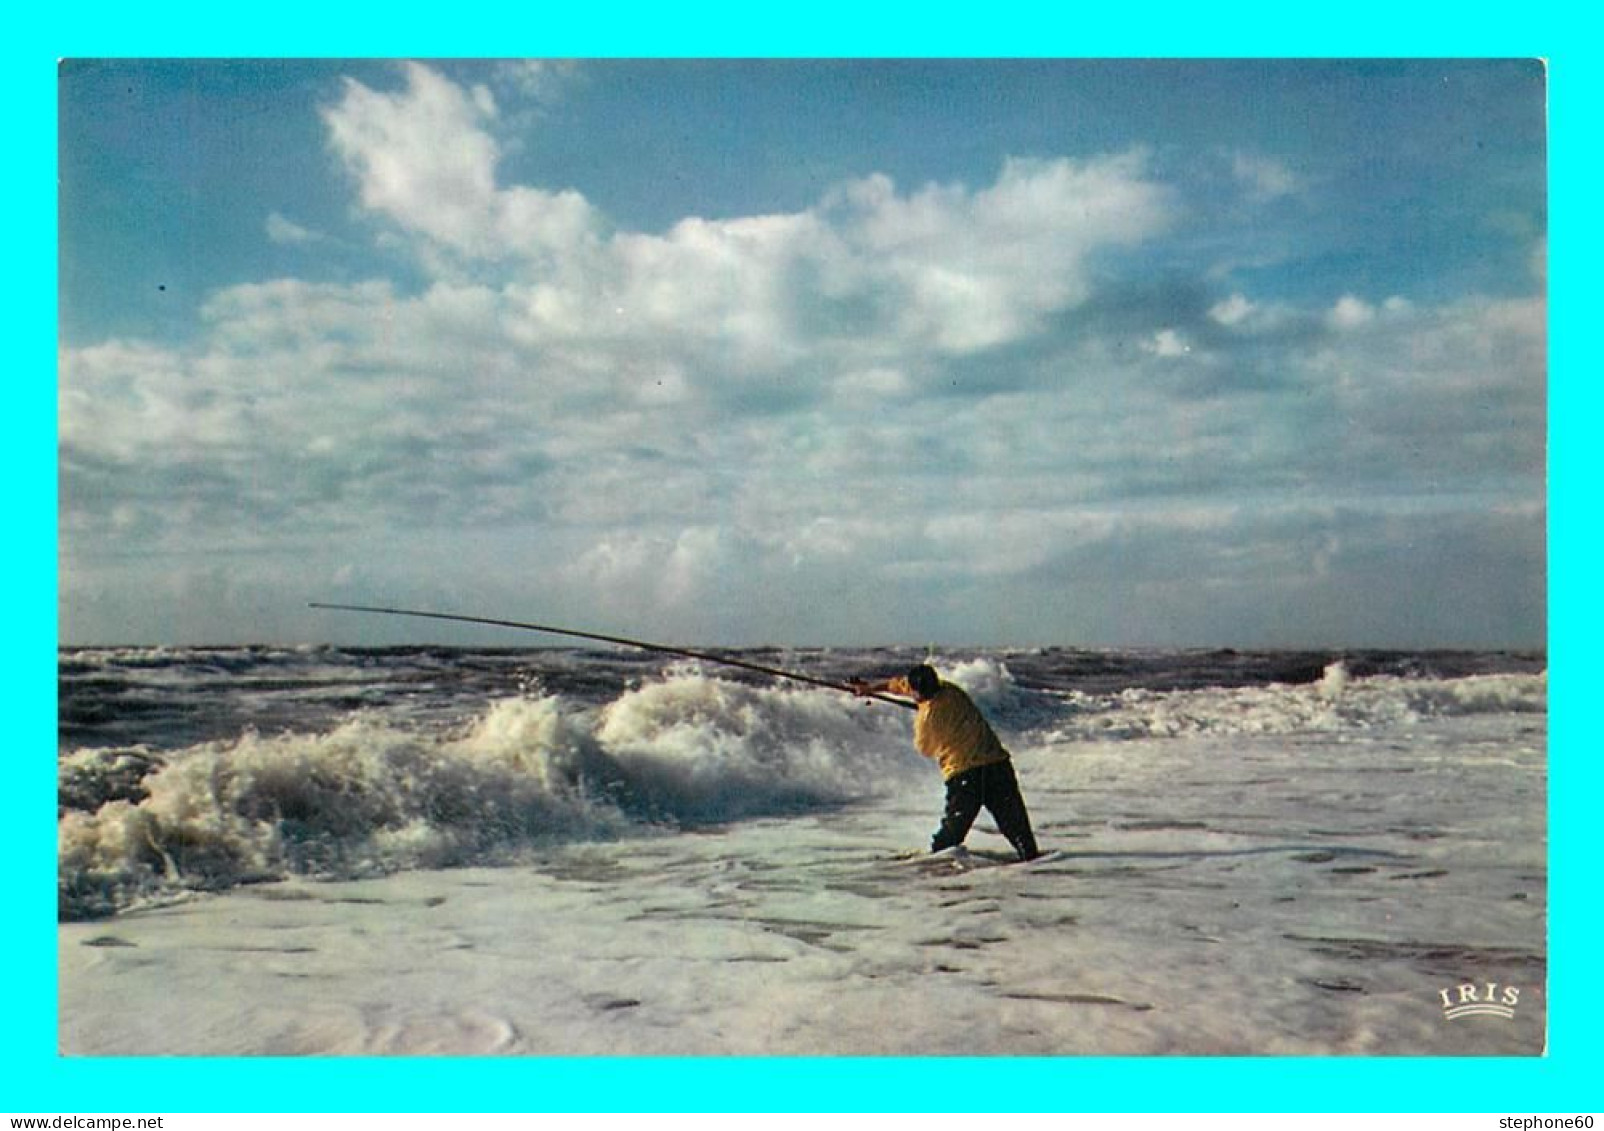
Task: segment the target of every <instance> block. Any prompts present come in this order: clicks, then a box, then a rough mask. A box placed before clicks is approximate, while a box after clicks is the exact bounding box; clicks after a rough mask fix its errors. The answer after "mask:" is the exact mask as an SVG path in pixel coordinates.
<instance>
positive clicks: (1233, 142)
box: [58, 60, 1548, 646]
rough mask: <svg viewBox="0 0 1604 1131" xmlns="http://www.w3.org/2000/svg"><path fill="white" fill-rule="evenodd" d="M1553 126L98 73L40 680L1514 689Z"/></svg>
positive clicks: (1363, 97) (1536, 418)
mask: <svg viewBox="0 0 1604 1131" xmlns="http://www.w3.org/2000/svg"><path fill="white" fill-rule="evenodd" d="M1544 88H1545V76H1544V73H1543V69H1542V67H1541V66H1540V65H1539V64H1537V63H1533V62H1529V61H1511V62H1499V61H1478V62H1464V63H1456V62H1445V61H1440V60H1435V61H1417V62H1410V63H1395V62H1380V61H1365V62H1342V61H1323V62H1249V61H1237V62H1173V63H1161V62H1138V61H1102V62H1087V61H1048V60H1030V61H994V62H969V61H940V62H937V61H914V60H904V61H837V62H799V61H785V62H780V61H767V62H766V61H747V62H709V61H603V60H579V61H572V62H562V63H545V62H514V61H492V62H480V63H467V62H443V61H425V62H419V63H403V62H399V61H376V60H365V61H356V62H341V61H297V62H283V63H249V64H246V63H232V64H219V63H210V64H205V63H193V62H167V63H146V62H137V61H118V62H93V61H76V62H69V63H67V64H65V65H64V66H63V67H62V69H61V72H60V94H61V100H60V127H61V181H62V192H61V198H60V212H61V249H60V288H61V290H60V299H61V307H60V314H61V319H60V325H61V350H60V397H59V410H58V412H59V431H60V477H61V478H60V483H61V488H60V491H61V501H60V527H61V533H60V546H61V575H60V624H61V633H62V638H63V640H64V641H67V642H110V641H119V642H120V641H141V642H200V641H208V642H230V641H254V640H270V641H299V640H323V639H340V640H348V641H356V642H362V641H389V640H396V639H403V638H411V637H416V636H418V635H419V633H420V631H423V630H420V629H419V628H418V627H417V626H416V625H412V624H407V625H398V624H389V623H383V624H375V623H365V622H358V621H354V620H352V619H350V618H337V617H334V616H332V615H329V614H322V613H317V612H314V611H311V610H308V609H306V608H305V605H306V603H307V602H308V601H313V600H332V601H342V600H349V601H360V602H367V603H373V602H380V603H396V604H410V605H414V606H422V607H429V608H436V609H446V610H455V611H462V612H468V613H476V614H479V615H492V616H502V617H512V618H519V619H531V620H539V621H543V622H546V623H570V624H573V625H574V626H576V627H581V628H589V629H592V630H597V631H613V632H622V633H628V634H631V635H638V636H644V637H647V638H652V639H675V640H681V641H695V642H703V643H727V644H739V643H755V642H779V643H793V644H819V643H842V644H850V643H872V642H912V643H937V642H939V643H954V644H961V643H975V644H1063V645H1093V646H1097V645H1220V646H1226V645H1230V646H1262V645H1284V646H1364V645H1374V646H1419V645H1468V646H1481V645H1517V646H1533V645H1540V644H1541V643H1542V641H1543V639H1544V633H1545V629H1546V623H1545V613H1544V603H1545V572H1546V571H1545V563H1544V538H1545V522H1546V505H1545V481H1544V460H1545V410H1546V383H1547V373H1546V365H1547V363H1546V346H1545V334H1546V303H1545V291H1546V259H1547V250H1546V249H1547V223H1548V221H1547V215H1546V154H1545V89H1544ZM445 631H448V630H441V629H436V628H432V627H431V628H429V629H428V630H427V632H426V633H425V634H426V635H428V636H431V637H440V638H445ZM450 638H452V639H456V637H450ZM480 638H482V639H483V638H490V637H484V636H481V637H480ZM493 639H499V640H503V641H505V640H506V637H505V636H501V637H493ZM518 642H525V641H523V640H519V641H518Z"/></svg>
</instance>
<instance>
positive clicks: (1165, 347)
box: [1142, 329, 1192, 358]
mask: <svg viewBox="0 0 1604 1131" xmlns="http://www.w3.org/2000/svg"><path fill="white" fill-rule="evenodd" d="M1142 349H1143V351H1144V352H1146V353H1150V354H1152V355H1153V356H1155V357H1164V358H1174V357H1185V356H1186V355H1187V354H1189V353H1191V352H1192V347H1191V346H1190V345H1188V344H1187V341H1186V339H1185V338H1183V337H1182V336H1181V335H1180V334H1179V333H1177V332H1176V331H1175V330H1173V329H1163V330H1160V331H1158V332H1157V333H1156V334H1154V335H1153V336H1152V337H1151V338H1149V339H1148V340H1147V341H1145V342H1143V343H1142Z"/></svg>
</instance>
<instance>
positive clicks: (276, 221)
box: [267, 212, 323, 244]
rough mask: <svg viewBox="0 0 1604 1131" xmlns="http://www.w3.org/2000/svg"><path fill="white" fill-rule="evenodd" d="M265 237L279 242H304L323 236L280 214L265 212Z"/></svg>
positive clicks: (313, 241)
mask: <svg viewBox="0 0 1604 1131" xmlns="http://www.w3.org/2000/svg"><path fill="white" fill-rule="evenodd" d="M267 238H268V239H269V240H271V241H272V242H274V243H279V244H305V243H315V242H317V241H318V240H321V239H322V238H323V236H322V234H321V233H319V232H314V231H312V230H311V229H309V228H303V227H302V226H301V225H299V224H297V223H296V222H295V221H293V220H290V219H287V218H286V217H284V216H281V215H280V214H279V213H277V212H269V213H268V214H267Z"/></svg>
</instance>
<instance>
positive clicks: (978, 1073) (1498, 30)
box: [0, 0, 1601, 1114]
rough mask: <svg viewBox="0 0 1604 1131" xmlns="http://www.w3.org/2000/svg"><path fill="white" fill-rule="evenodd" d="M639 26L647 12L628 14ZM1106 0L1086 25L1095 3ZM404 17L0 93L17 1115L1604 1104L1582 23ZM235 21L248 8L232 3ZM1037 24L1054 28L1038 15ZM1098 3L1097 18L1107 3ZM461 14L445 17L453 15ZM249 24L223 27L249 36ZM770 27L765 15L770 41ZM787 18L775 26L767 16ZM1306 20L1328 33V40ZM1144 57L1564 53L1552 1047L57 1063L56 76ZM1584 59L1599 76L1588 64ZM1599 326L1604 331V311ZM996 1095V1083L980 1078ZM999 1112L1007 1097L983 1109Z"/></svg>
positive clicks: (1587, 119)
mask: <svg viewBox="0 0 1604 1131" xmlns="http://www.w3.org/2000/svg"><path fill="white" fill-rule="evenodd" d="M632 7H638V8H639V9H640V10H639V11H638V12H632V11H628V9H629V8H632ZM1094 8H1095V9H1098V10H1093V9H1094ZM625 9H626V10H625V11H621V10H620V5H618V4H606V5H601V6H597V7H594V8H591V9H588V10H589V11H591V12H593V13H595V14H593V15H590V16H580V15H565V14H563V13H561V12H558V13H556V14H553V12H552V10H551V9H550V8H548V7H546V6H538V5H521V4H509V5H506V6H505V10H504V11H503V10H500V9H497V8H481V7H468V8H464V7H462V6H460V5H459V6H456V7H454V8H451V9H449V10H447V11H446V12H444V13H437V12H436V11H435V10H432V9H430V10H424V9H422V8H416V9H409V8H408V7H407V6H405V5H399V6H398V5H396V4H384V5H360V6H358V5H346V6H341V7H333V6H329V5H324V4H320V5H312V4H306V3H303V2H301V0H290V2H285V3H277V4H274V5H271V6H266V7H256V6H247V7H244V8H235V9H227V8H218V7H217V6H215V5H199V4H193V3H185V4H178V5H173V4H169V5H166V6H163V7H161V8H154V7H150V6H144V5H122V6H115V7H114V6H111V5H104V4H100V3H88V4H86V3H74V4H71V5H66V6H63V7H61V8H58V9H55V10H52V11H48V12H41V13H39V14H38V15H36V16H34V17H32V20H33V22H32V23H31V24H30V23H28V22H26V21H27V20H28V19H29V17H26V16H22V15H21V14H20V13H19V14H14V15H13V16H12V18H11V20H10V21H8V23H9V24H10V25H11V26H10V27H9V28H8V31H9V32H10V36H9V45H8V47H7V48H6V49H5V50H6V55H7V58H6V63H7V66H6V67H5V70H4V72H3V78H0V82H3V83H4V89H5V92H6V95H7V99H6V105H7V107H8V108H9V109H10V111H11V113H10V114H9V115H8V125H9V127H10V133H11V135H12V138H13V139H14V140H13V155H12V160H11V161H10V162H8V166H9V175H8V177H7V178H6V185H5V188H4V192H5V194H6V199H7V202H8V204H9V205H10V207H9V208H7V209H6V212H5V215H6V216H7V217H8V218H10V219H11V220H12V223H11V225H10V226H9V227H10V233H11V235H12V237H13V238H14V239H15V240H16V241H17V243H19V244H20V245H21V246H20V251H15V250H14V251H13V252H12V254H11V255H9V256H8V257H7V259H8V260H9V265H10V268H11V270H10V272H9V277H10V281H11V286H10V288H9V291H8V302H7V304H6V307H5V309H6V310H7V312H8V314H9V315H10V317H8V319H7V321H8V323H9V325H10V327H11V335H10V339H11V342H10V344H11V346H12V349H13V363H12V366H11V369H12V372H11V381H10V382H9V384H8V392H9V399H10V400H11V402H12V404H13V409H12V411H11V412H10V413H8V414H7V415H6V419H5V422H4V425H3V427H4V429H5V443H6V447H5V450H6V452H7V456H8V458H9V460H10V467H11V470H12V475H11V477H10V480H9V485H10V487H11V491H10V492H9V500H8V501H9V503H10V509H11V513H12V516H13V521H14V522H15V523H16V524H17V526H19V527H20V529H21V531H22V537H20V538H17V539H15V540H14V541H13V543H12V545H11V547H10V548H9V549H10V552H9V554H8V555H7V560H8V561H9V562H10V563H11V566H12V580H13V584H12V586H11V595H12V607H11V609H10V621H11V626H12V633H11V635H12V639H11V640H10V641H8V644H9V646H8V647H7V648H6V649H5V656H6V659H5V661H4V662H5V664H6V667H7V670H6V673H5V675H6V679H5V683H4V686H5V687H6V688H8V689H9V691H10V696H9V698H10V706H11V717H12V719H13V722H12V725H11V727H10V732H11V734H12V736H13V739H14V741H13V742H12V744H11V745H10V746H9V748H8V749H7V750H6V751H5V754H6V756H7V757H8V758H9V760H10V764H11V766H12V767H13V770H12V774H11V777H12V780H13V781H15V782H18V783H20V785H21V789H20V790H18V791H16V793H15V794H14V800H13V802H12V805H11V807H10V810H11V820H10V821H9V822H7V823H6V825H5V827H4V831H3V833H0V836H3V837H4V846H5V848H6V849H7V850H8V851H7V852H6V857H5V858H6V860H7V861H8V867H7V869H6V875H7V876H8V877H9V883H10V887H11V889H12V890H11V891H10V892H9V893H8V897H7V900H6V903H7V920H8V925H9V927H10V929H9V930H8V931H7V932H6V949H7V952H8V953H7V959H8V961H7V963H6V967H5V969H6V970H7V971H8V973H9V977H8V978H7V980H6V981H7V987H8V992H7V995H6V996H7V998H8V999H9V1000H10V1002H11V1008H10V1009H9V1010H7V1018H6V1022H5V1024H4V1026H3V1029H4V1034H5V1035H4V1038H3V1041H4V1060H3V1063H4V1065H5V1076H6V1079H7V1083H5V1084H4V1085H3V1086H0V1108H4V1109H5V1110H7V1111H11V1112H28V1111H35V1112H38V1113H41V1114H43V1113H57V1112H72V1111H77V1112H94V1111H102V1112H110V1111H130V1110H136V1109H137V1110H141V1111H147V1112H154V1111H167V1112H174V1113H177V1112H183V1111H224V1112H227V1111H257V1110H265V1109H272V1110H280V1111H328V1112H340V1111H368V1112H379V1111H420V1112H426V1111H527V1110H541V1111H592V1110H595V1111H676V1110H680V1111H738V1110H742V1111H786V1110H798V1111H805V1110H826V1111H828V1110H837V1111H842V1110H845V1111H908V1112H912V1111H956V1110H963V1109H965V1108H966V1107H967V1106H968V1104H969V1103H970V1102H971V1101H970V1100H969V1097H974V1100H973V1101H972V1102H974V1103H976V1104H983V1105H984V1106H983V1107H977V1108H976V1110H993V1111H995V1110H1020V1111H1031V1110H1035V1111H1120V1110H1126V1109H1136V1110H1150V1111H1165V1110H1174V1111H1343V1110H1350V1111H1352V1110H1370V1111H1497V1110H1505V1111H1512V1112H1514V1111H1520V1110H1522V1109H1529V1110H1541V1111H1564V1110H1566V1109H1576V1110H1584V1111H1585V1110H1588V1109H1589V1107H1591V1106H1596V1103H1594V1102H1593V1101H1595V1100H1596V1097H1597V1089H1596V1087H1595V1086H1590V1085H1594V1084H1595V1079H1594V1074H1593V1070H1592V1066H1593V1061H1592V1057H1591V1055H1590V1054H1591V1053H1592V1052H1593V1047H1594V1041H1595V1037H1594V1033H1595V1025H1594V1023H1593V1022H1592V1021H1591V1017H1590V1012H1591V1011H1590V1010H1589V1008H1588V1002H1589V1001H1590V996H1591V993H1592V992H1593V990H1594V987H1593V986H1592V985H1591V984H1590V982H1589V979H1588V977H1587V974H1588V971H1589V965H1590V964H1589V963H1588V962H1587V961H1586V959H1587V958H1588V957H1590V956H1591V952H1592V951H1593V950H1594V949H1595V948H1594V947H1593V946H1592V945H1591V944H1592V942H1593V940H1595V939H1597V938H1598V937H1599V936H1598V930H1597V921H1596V920H1597V913H1596V912H1595V911H1594V910H1593V908H1592V902H1593V901H1592V899H1591V892H1590V891H1589V888H1590V886H1591V885H1589V884H1587V881H1588V880H1590V879H1591V878H1592V877H1593V868H1592V865H1593V864H1594V863H1595V862H1596V851H1595V849H1594V845H1593V843H1592V838H1591V837H1589V836H1588V835H1587V833H1588V829H1587V827H1586V826H1587V823H1588V818H1589V817H1590V816H1591V813H1590V812H1589V810H1590V808H1591V800H1592V798H1593V797H1595V796H1596V795H1597V794H1596V785H1597V770H1596V768H1595V764H1594V759H1595V756H1597V755H1598V753H1599V751H1598V743H1596V742H1591V741H1589V740H1588V739H1587V737H1586V734H1587V731H1586V729H1585V727H1584V723H1583V720H1582V718H1581V717H1580V709H1581V706H1582V704H1583V703H1585V701H1586V699H1587V698H1588V694H1589V690H1590V689H1589V686H1588V684H1589V675H1590V671H1589V664H1588V661H1587V660H1586V656H1587V655H1588V654H1589V653H1590V648H1589V644H1590V643H1591V642H1592V640H1593V639H1594V637H1593V632H1592V629H1593V628H1594V625H1593V624H1592V609H1593V602H1591V601H1590V600H1588V589H1587V586H1588V583H1589V581H1590V580H1591V578H1590V577H1589V576H1588V573H1587V572H1586V562H1587V551H1588V550H1589V548H1590V542H1589V539H1588V535H1587V531H1586V520H1587V517H1588V513H1587V511H1588V507H1589V505H1590V504H1591V503H1592V501H1593V497H1594V496H1593V491H1592V487H1593V482H1592V476H1593V472H1594V464H1593V460H1592V458H1591V456H1592V450H1593V448H1594V447H1595V445H1594V444H1591V443H1590V442H1589V441H1590V439H1591V437H1590V436H1589V435H1588V434H1587V431H1586V429H1587V425H1588V423H1589V421H1590V420H1592V419H1594V418H1595V414H1594V412H1593V411H1592V410H1593V409H1594V408H1595V404H1594V398H1595V397H1596V395H1597V394H1596V393H1595V391H1594V390H1595V388H1596V386H1597V382H1598V374H1599V373H1600V369H1601V367H1600V366H1599V365H1598V364H1597V363H1596V362H1595V363H1594V364H1591V365H1589V364H1587V361H1588V360H1590V359H1586V358H1584V356H1583V355H1582V349H1581V347H1580V346H1579V343H1577V342H1576V341H1575V336H1576V329H1577V327H1578V324H1579V323H1581V320H1582V319H1583V318H1585V317H1587V313H1588V312H1586V311H1584V310H1583V309H1582V307H1583V304H1587V303H1592V302H1596V301H1597V300H1596V297H1595V293H1594V289H1593V288H1590V287H1588V286H1587V283H1588V282H1590V281H1591V280H1590V279H1589V278H1588V274H1589V269H1590V268H1592V267H1593V266H1594V263H1595V259H1594V254H1593V253H1594V252H1595V251H1596V250H1597V240H1596V222H1595V221H1594V219H1593V215H1594V211H1595V209H1596V208H1597V207H1598V205H1597V204H1596V198H1597V195H1598V194H1597V190H1596V188H1594V187H1593V184H1592V178H1591V176H1590V174H1591V173H1592V172H1593V170H1592V165H1591V161H1590V158H1591V155H1592V151H1593V150H1594V149H1595V148H1596V146H1597V142H1596V138H1597V136H1598V121H1599V119H1598V117H1597V116H1596V114H1595V113H1594V111H1595V110H1596V109H1597V86H1598V80H1597V78H1596V77H1594V76H1595V74H1596V68H1597V67H1598V62H1599V61H1598V60H1597V59H1596V57H1595V53H1594V51H1593V46H1594V44H1593V28H1592V26H1591V25H1590V24H1588V23H1586V22H1584V21H1585V20H1586V19H1587V17H1571V18H1569V19H1564V18H1561V17H1560V16H1556V15H1550V14H1548V13H1547V12H1546V11H1545V10H1544V6H1542V5H1536V4H1527V5H1520V6H1511V5H1507V4H1505V5H1499V6H1496V7H1495V6H1492V5H1486V6H1480V5H1474V4H1472V5H1465V4H1458V5H1453V6H1449V5H1446V4H1429V5H1413V6H1408V5H1399V4H1396V3H1388V4H1377V3H1361V4H1348V5H1343V6H1340V7H1339V8H1335V9H1333V8H1330V7H1315V8H1309V9H1306V14H1302V15H1300V14H1297V13H1299V12H1300V11H1305V10H1300V9H1298V8H1296V6H1288V5H1286V4H1284V3H1281V4H1275V5H1270V4H1266V3H1262V2H1259V3H1254V4H1247V5H1242V4H1239V5H1235V6H1231V7H1223V6H1217V5H1216V6H1210V5H1196V4H1175V3H1161V4H1149V5H1144V6H1141V7H1140V8H1132V7H1130V6H1116V7H1115V8H1114V10H1113V11H1114V13H1115V14H1109V12H1108V11H1107V10H1106V6H1091V5H1088V6H1082V7H1080V8H1079V9H1078V10H1077V8H1076V7H1075V6H1070V5H1042V6H1040V8H1039V9H1033V8H1030V7H1027V6H1019V5H1001V6H999V5H990V6H987V7H986V8H984V9H981V10H980V14H978V15H977V14H975V13H972V12H969V11H966V10H964V9H961V8H945V7H942V6H934V7H932V6H928V5H899V6H896V7H893V6H890V5H885V4H881V5H864V4H861V3H857V4H851V5H848V4H843V3H839V2H837V0H827V2H824V3H814V4H808V5H797V6H795V7H794V8H781V9H775V10H773V12H772V13H771V14H770V15H768V16H766V17H765V16H758V15H756V14H755V13H756V12H757V11H758V9H756V8H753V7H752V6H750V5H748V4H736V3H728V2H726V3H722V4H717V5H712V4H698V5H675V4H656V5H645V4H639V5H626V6H625ZM230 13H232V14H230ZM1042 13H1052V14H1051V15H1046V16H1044V15H1043V14H1042ZM1088 13H1090V14H1088ZM440 15H445V16H447V17H448V18H447V19H441V18H439V17H440ZM230 20H234V21H237V22H236V23H235V24H234V25H233V26H229V21H230ZM754 20H756V21H759V22H758V23H754ZM763 20H767V21H768V22H767V24H764V23H762V22H761V21H763ZM1303 21H1307V22H1306V23H1305V22H1303ZM520 50H522V51H527V52H528V53H530V54H541V55H571V56H585V55H590V56H597V55H665V54H667V55H674V54H678V55H709V54H720V55H755V56H763V55H776V54H792V55H809V54H815V55H835V56H840V55H859V56H863V55H1004V56H1006V55H1025V54H1051V55H1082V56H1102V55H1146V56H1235V55H1263V56H1309V55H1323V56H1342V55H1410V56H1451V55H1460V56H1517V57H1533V56H1540V57H1545V58H1547V59H1549V60H1550V64H1551V76H1550V77H1551V87H1550V103H1551V109H1552V117H1551V123H1552V150H1551V159H1552V164H1551V167H1552V173H1553V201H1554V209H1553V213H1552V216H1551V228H1550V230H1551V233H1552V236H1551V244H1552V250H1551V254H1550V271H1551V279H1552V283H1551V293H1552V294H1553V295H1554V296H1555V298H1554V301H1553V302H1552V305H1551V317H1552V350H1551V357H1552V366H1551V385H1550V397H1551V402H1550V415H1551V421H1552V424H1551V464H1550V466H1551V484H1552V499H1551V512H1550V521H1551V548H1552V562H1551V577H1550V583H1551V591H1550V594H1551V610H1552V612H1551V631H1550V634H1551V643H1550V658H1551V659H1550V662H1551V666H1552V669H1553V675H1552V678H1551V685H1550V686H1551V693H1552V711H1551V719H1550V726H1551V749H1552V756H1551V786H1550V796H1551V798H1552V802H1551V812H1552V823H1551V841H1550V843H1551V856H1552V864H1551V869H1550V877H1551V884H1552V896H1553V898H1552V903H1551V908H1552V911H1551V915H1552V918H1551V923H1552V940H1551V949H1550V968H1551V979H1550V991H1551V1001H1552V1004H1551V1012H1550V1041H1551V1044H1550V1053H1549V1055H1548V1056H1547V1057H1546V1058H1542V1059H1528V1060H1485V1059H1451V1060H1444V1059H1386V1060H1381V1059H1362V1060H1358V1059H1356V1060H1325V1059H1290V1060H1289V1059H1275V1060H1260V1059H1231V1060H1202V1059H1169V1060H1149V1059H1144V1060H1118V1059H1089V1060H1054V1059H1042V1060H1037V1059H1006V1060H985V1061H975V1062H970V1061H953V1060H950V1059H948V1060H939V1061H933V1060H918V1059H892V1060H879V1059H876V1060H857V1059H853V1060H718V1061H709V1060H677V1059H676V1060H624V1061H619V1060H548V1059H534V1060H517V1061H482V1060H471V1059H468V1060H424V1061H418V1060H354V1061H353V1060H297V1061H288V1060H275V1059H260V1060H145V1059H141V1060H63V1059H60V1058H58V1057H57V1056H56V1055H55V980H54V979H55V974H54V971H55V930H54V924H55V902H54V892H53V887H54V874H55V855H54V851H55V840H54V829H53V826H54V822H53V820H52V819H51V818H52V812H53V807H52V804H51V798H52V797H53V794H54V787H55V782H54V774H53V767H52V765H51V761H52V760H51V758H50V757H48V756H46V752H51V751H53V750H54V745H55V722H54V711H53V706H54V702H55V656H54V644H55V604H56V602H55V589H56V559H55V537H54V529H55V491H56V479H55V459H54V439H55V428H54V422H55V395H54V392H55V383H54V373H55V342H54V325H55V322H54V315H55V286H54V282H55V223H54V215H55V212H54V209H55V198H54V182H53V177H52V176H50V175H47V173H46V170H53V169H54V158H55V62H56V59H57V58H58V57H61V56H64V55H72V56H78V57H83V56H94V55H128V56H164V55H169V56H170V55H255V56H263V57H270V56H279V55H283V56H305V55H331V56H338V55H365V56H391V55H407V54H425V55H434V56H483V55H506V54H514V53H517V52H519V51H520ZM1590 69H1591V71H1592V73H1590ZM1593 321H1594V322H1595V323H1596V322H1597V321H1598V319H1597V317H1596V315H1595V316H1594V317H1593ZM981 1081H985V1083H986V1086H985V1088H984V1089H982V1088H981V1087H980V1082H981ZM981 1097H984V1099H983V1100H982V1098H981Z"/></svg>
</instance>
